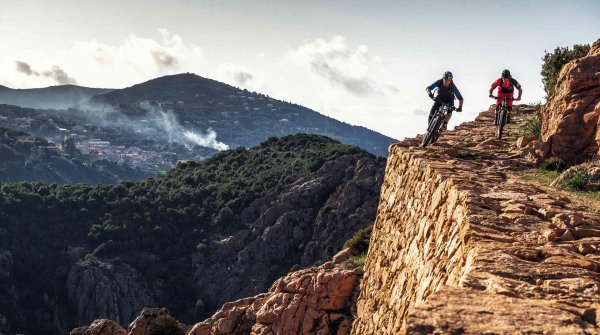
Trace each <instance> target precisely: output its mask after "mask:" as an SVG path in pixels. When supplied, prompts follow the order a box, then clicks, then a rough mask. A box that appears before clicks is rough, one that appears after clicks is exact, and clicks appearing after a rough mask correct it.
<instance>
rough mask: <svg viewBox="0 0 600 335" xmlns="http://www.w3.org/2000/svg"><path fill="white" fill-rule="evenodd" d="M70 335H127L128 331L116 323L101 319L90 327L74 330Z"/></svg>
mask: <svg viewBox="0 0 600 335" xmlns="http://www.w3.org/2000/svg"><path fill="white" fill-rule="evenodd" d="M69 335H127V331H125V329H123V327H121V325H119V324H118V323H116V322H115V321H112V320H106V319H99V320H96V321H94V322H93V323H92V324H91V325H90V326H85V327H79V328H75V329H73V330H72V331H71V332H70V333H69Z"/></svg>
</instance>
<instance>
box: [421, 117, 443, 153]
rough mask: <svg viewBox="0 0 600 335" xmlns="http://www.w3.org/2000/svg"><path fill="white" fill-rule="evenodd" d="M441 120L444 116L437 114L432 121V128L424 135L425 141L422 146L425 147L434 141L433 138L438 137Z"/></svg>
mask: <svg viewBox="0 0 600 335" xmlns="http://www.w3.org/2000/svg"><path fill="white" fill-rule="evenodd" d="M441 122H442V118H441V117H439V116H436V117H435V118H434V119H433V120H432V121H431V125H430V127H429V129H430V130H429V131H427V133H426V134H425V136H423V142H421V147H423V148H424V147H425V146H427V144H429V143H432V140H433V138H437V135H439V131H440V124H441Z"/></svg>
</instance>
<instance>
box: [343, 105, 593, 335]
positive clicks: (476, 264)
mask: <svg viewBox="0 0 600 335" xmlns="http://www.w3.org/2000/svg"><path fill="white" fill-rule="evenodd" d="M532 113H534V110H533V109H531V108H527V107H521V113H516V114H515V117H514V120H515V123H513V124H510V125H509V126H508V128H507V129H506V136H505V140H502V141H498V140H496V139H495V127H494V126H493V124H492V117H493V111H487V112H483V113H481V114H480V115H479V116H478V117H477V118H476V120H475V121H473V122H469V123H466V124H464V125H461V126H458V127H457V128H456V129H455V130H454V131H449V132H447V133H445V134H443V135H442V137H441V138H440V141H439V143H438V144H437V145H434V146H432V147H430V148H427V149H422V148H418V144H419V139H418V138H417V139H410V140H405V141H403V142H400V143H397V144H394V145H392V147H391V148H390V153H391V155H390V159H389V160H388V167H387V170H386V177H385V181H384V186H383V188H382V195H381V202H380V205H379V211H378V216H377V221H376V223H375V228H374V236H373V237H372V239H371V249H370V250H369V256H368V258H367V263H366V265H365V275H364V279H363V282H362V286H361V295H360V298H359V301H358V317H357V321H356V322H355V324H354V333H355V334H395V333H397V332H399V331H401V330H402V331H405V332H406V333H408V334H429V333H441V334H453V333H457V334H458V333H467V334H479V333H483V332H486V331H487V332H490V333H494V334H504V333H511V332H513V331H516V330H518V331H519V333H540V334H541V333H562V334H591V333H597V332H598V327H597V323H596V310H597V308H598V307H599V305H598V304H599V303H600V296H599V295H598V293H599V285H600V283H599V281H600V273H599V270H600V267H599V265H600V250H599V248H600V214H598V213H595V212H593V211H592V210H589V208H588V207H587V206H585V205H584V204H582V203H579V202H578V201H576V200H574V199H571V198H569V197H565V196H564V195H562V194H560V193H559V192H551V191H547V190H544V189H542V188H540V187H538V186H535V185H533V184H532V183H529V182H526V181H523V180H520V179H518V178H516V177H515V174H516V173H518V172H519V171H521V170H523V169H527V168H530V167H531V165H530V164H529V163H528V161H527V160H526V159H525V158H524V157H523V156H524V155H526V154H527V152H526V150H523V149H520V148H517V147H516V146H515V143H516V142H517V138H518V136H519V127H518V125H519V124H520V123H522V122H525V120H524V118H525V117H527V116H528V115H531V114H532ZM390 245H391V246H394V247H392V248H390Z"/></svg>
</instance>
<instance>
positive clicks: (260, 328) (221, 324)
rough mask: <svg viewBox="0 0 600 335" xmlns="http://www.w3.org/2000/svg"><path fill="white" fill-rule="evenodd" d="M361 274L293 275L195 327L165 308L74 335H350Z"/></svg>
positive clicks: (328, 270)
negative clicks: (127, 322) (122, 323)
mask: <svg viewBox="0 0 600 335" xmlns="http://www.w3.org/2000/svg"><path fill="white" fill-rule="evenodd" d="M361 275H362V270H360V269H342V268H340V267H336V266H334V265H333V264H332V263H331V262H329V263H325V264H324V265H322V266H320V267H315V268H309V269H304V270H300V271H296V272H292V273H290V274H288V275H286V276H284V277H282V278H280V279H278V280H277V281H276V282H275V283H274V284H273V285H272V286H271V288H270V289H269V291H268V292H267V293H263V294H260V295H257V296H255V297H251V298H246V299H240V300H237V301H234V302H230V303H226V304H225V305H223V307H222V308H221V309H220V310H219V311H218V312H217V313H215V314H214V315H213V316H212V317H211V318H209V319H207V320H205V321H203V322H200V323H197V324H195V325H193V326H186V325H183V324H181V323H179V322H177V321H176V320H175V319H174V318H173V317H172V316H171V315H169V312H168V311H167V310H166V309H164V308H163V309H145V310H144V311H142V313H141V315H140V316H139V317H138V318H137V319H135V321H133V322H132V323H131V325H129V327H128V329H127V330H125V329H123V328H122V327H121V326H120V325H119V324H118V323H116V322H114V321H111V320H96V321H94V322H93V323H92V324H91V325H90V326H86V327H80V328H77V329H74V330H73V331H71V334H70V335H142V334H173V335H184V334H185V335H214V334H223V335H225V334H255V335H266V334H339V335H342V334H349V333H350V330H351V328H352V321H353V317H352V308H353V306H354V305H355V304H356V298H357V296H358V283H359V278H360V277H361Z"/></svg>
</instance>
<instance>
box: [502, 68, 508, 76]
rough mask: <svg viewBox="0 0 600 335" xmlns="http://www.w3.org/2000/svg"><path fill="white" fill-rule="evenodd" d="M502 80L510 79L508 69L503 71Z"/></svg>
mask: <svg viewBox="0 0 600 335" xmlns="http://www.w3.org/2000/svg"><path fill="white" fill-rule="evenodd" d="M502 78H510V71H508V69H506V70H504V71H502Z"/></svg>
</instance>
